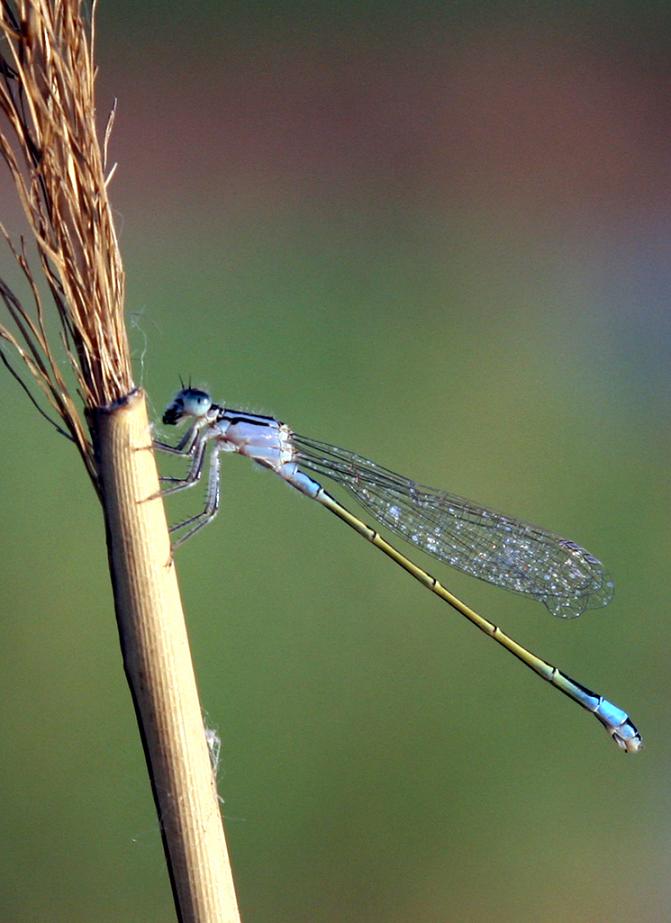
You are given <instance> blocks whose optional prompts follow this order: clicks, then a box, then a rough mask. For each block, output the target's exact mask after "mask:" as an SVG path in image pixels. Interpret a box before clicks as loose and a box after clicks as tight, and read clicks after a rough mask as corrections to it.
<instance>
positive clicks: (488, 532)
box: [293, 434, 613, 618]
mask: <svg viewBox="0 0 671 923" xmlns="http://www.w3.org/2000/svg"><path fill="white" fill-rule="evenodd" d="M293 441H294V444H295V446H296V449H297V461H298V463H299V464H300V465H301V466H302V467H304V468H306V469H307V470H309V471H311V472H314V473H316V474H319V475H324V476H326V477H328V478H331V480H333V481H335V482H336V483H338V484H341V485H342V486H343V487H345V488H346V490H348V491H349V492H350V493H351V494H352V495H353V496H354V497H355V498H356V499H357V500H358V502H359V503H360V504H361V506H363V507H365V509H367V510H369V511H370V512H371V513H372V514H373V516H374V517H375V519H377V520H378V522H380V523H382V524H384V525H385V526H387V528H389V529H391V531H392V532H395V533H396V534H397V535H400V536H401V538H403V539H405V540H406V541H407V542H410V544H412V545H415V546H416V547H418V548H420V549H421V550H422V551H425V552H427V554H430V555H433V557H435V558H437V559H438V560H439V561H444V562H445V563H446V564H449V565H451V566H452V567H455V568H457V569H458V570H460V571H463V572H464V573H466V574H470V575H471V576H473V577H478V578H479V579H480V580H486V581H487V582H489V583H493V584H495V585H496V586H500V587H503V588H504V589H507V590H512V591H513V592H516V593H523V594H525V595H527V596H532V597H534V599H537V600H539V601H540V602H542V603H543V604H544V605H545V606H546V607H547V608H548V610H549V611H550V612H551V613H552V615H556V616H559V617H561V618H575V617H576V616H579V615H580V614H581V613H583V612H584V611H585V609H598V608H599V607H600V606H606V605H607V604H608V603H609V602H610V600H611V599H612V597H613V582H612V580H611V579H610V577H609V576H608V574H607V572H606V570H605V568H604V566H603V564H602V563H601V561H599V560H598V559H597V558H595V557H594V556H593V555H591V554H590V553H589V552H588V551H586V550H585V549H584V548H581V547H580V545H577V544H576V543H575V542H572V541H570V540H569V539H565V538H562V537H561V536H559V535H556V534H555V533H553V532H548V531H547V530H545V529H542V528H540V527H539V526H534V525H531V524H530V523H526V522H521V521H520V520H517V519H514V518H512V517H510V516H505V515H504V514H503V513H497V512H496V511H494V510H491V509H488V508H487V507H484V506H479V505H477V504H475V503H472V502H471V501H470V500H466V499H464V498H463V497H457V496H455V495H454V494H450V493H447V491H442V490H436V489H435V488H433V487H426V486H424V485H422V484H417V483H416V482H415V481H411V480H409V479H408V478H404V477H402V476H401V475H399V474H395V473H394V472H393V471H389V470H388V469H387V468H383V467H381V466H380V465H377V464H375V462H372V461H369V460H368V459H367V458H364V457H363V456H361V455H356V454H355V453H353V452H349V451H347V449H340V448H337V447H336V446H331V445H328V444H327V443H323V442H317V441H316V440H313V439H309V438H307V437H305V436H299V435H297V434H293Z"/></svg>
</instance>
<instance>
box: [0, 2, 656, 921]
mask: <svg viewBox="0 0 671 923" xmlns="http://www.w3.org/2000/svg"><path fill="white" fill-rule="evenodd" d="M139 6H140V5H136V4H134V3H130V2H118V0H117V2H115V3H102V4H101V8H100V15H99V22H98V35H99V39H98V57H99V64H100V67H101V73H100V77H99V83H98V105H99V113H100V120H101V124H102V123H103V122H104V120H105V117H106V113H107V112H108V110H109V109H110V108H111V106H112V103H113V99H114V97H116V98H117V99H118V113H117V119H116V127H115V131H114V136H113V140H112V144H111V157H112V159H113V160H116V161H118V164H119V166H118V170H117V173H116V176H115V179H114V181H113V186H112V198H113V203H114V207H115V210H116V215H117V220H118V228H119V234H120V238H121V245H122V249H123V253H124V257H125V265H126V270H127V276H128V303H127V316H128V323H129V328H130V336H131V338H132V342H133V348H134V355H135V370H136V375H137V380H138V382H139V383H142V384H143V385H144V386H145V387H146V389H147V391H148V394H149V397H150V401H151V405H152V413H153V415H154V418H155V419H158V418H159V417H160V413H161V411H162V408H163V406H164V404H165V403H166V402H167V400H168V399H169V398H170V397H171V396H172V394H173V392H174V391H175V390H176V388H177V387H178V375H179V374H182V375H184V376H188V375H192V376H193V378H194V382H195V383H198V384H200V385H203V386H207V387H209V388H210V389H211V390H212V392H213V393H214V395H215V397H216V398H217V399H219V400H220V401H224V402H226V403H228V404H229V405H231V406H239V407H242V408H245V409H249V410H254V411H260V412H268V413H273V414H275V415H276V416H279V417H280V418H282V419H284V420H286V421H288V422H289V423H290V424H291V425H292V426H293V427H294V428H295V429H297V430H298V431H299V432H304V433H306V434H309V435H313V436H315V437H316V438H319V439H323V440H327V441H331V442H334V443H336V444H340V445H345V446H347V447H349V448H352V449H355V450H357V451H359V452H361V453H363V454H367V455H369V456H370V457H373V458H374V459H376V460H378V461H380V462H381V463H383V464H385V465H388V466H389V467H392V468H394V469H396V470H398V471H400V472H402V473H405V474H409V475H411V476H413V477H416V478H417V479H419V480H422V481H424V482H428V483H431V484H436V485H438V486H444V487H446V488H448V489H451V490H453V491H454V492H457V493H459V494H462V495H466V496H471V497H474V498H477V499H478V500H479V501H481V502H484V503H489V504H491V505H493V506H495V507H498V508H500V509H505V510H506V511H508V512H511V513H515V514H517V515H519V516H520V517H523V518H526V519H530V520H532V521H537V522H540V523H543V524H545V525H547V526H548V527H551V528H553V529H555V530H557V531H560V532H562V533H564V534H567V535H569V536H571V537H572V538H575V539H576V540H577V541H579V542H581V543H582V544H584V545H585V546H586V547H588V548H589V549H590V550H593V551H594V553H595V554H597V555H598V556H599V557H601V558H602V559H603V560H605V561H606V562H608V565H609V567H610V569H611V570H612V573H613V575H614V577H615V580H616V584H617V591H616V597H615V600H614V602H613V603H612V605H611V606H610V607H609V608H608V609H607V610H603V611H598V612H592V613H587V614H586V615H585V616H584V617H583V618H581V619H580V620H579V621H578V622H572V623H563V622H560V621H558V620H553V619H552V618H550V617H549V616H548V615H547V613H546V612H545V610H543V608H542V607H541V606H539V605H538V604H536V603H533V602H530V601H526V600H523V599H521V598H516V597H515V596H511V595H509V594H506V593H505V592H503V591H500V590H496V589H495V588H492V587H489V586H486V585H484V584H481V583H478V582H477V581H474V580H470V579H469V578H467V577H465V576H462V575H459V574H455V573H451V572H450V571H449V569H447V568H441V567H440V566H439V565H435V564H434V563H431V567H432V568H433V569H437V572H438V573H439V575H440V577H441V579H444V581H445V582H446V583H447V584H448V586H450V587H451V588H452V589H453V590H454V591H455V592H457V593H458V594H460V595H461V596H462V597H464V598H465V599H466V600H467V601H468V602H470V603H471V604H472V605H473V606H475V607H476V608H479V609H480V610H481V611H483V612H484V613H485V614H487V615H489V616H490V617H491V618H492V619H493V620H494V621H496V622H498V623H499V624H501V625H502V626H503V627H504V628H505V629H506V630H507V631H509V632H510V633H511V634H512V635H513V637H516V638H518V639H519V640H520V641H522V642H523V643H526V644H527V645H528V646H529V647H531V649H532V650H534V651H537V652H538V653H539V654H541V655H542V656H544V657H545V658H547V659H549V660H550V661H551V662H553V663H556V664H558V665H559V666H560V667H562V668H563V669H565V670H566V671H567V672H568V673H569V674H571V675H574V676H576V677H577V678H578V679H580V680H581V681H583V682H584V683H586V684H588V685H590V686H592V687H593V688H596V689H598V690H599V691H600V692H602V693H604V694H606V695H607V696H608V697H609V698H612V699H613V700H614V701H615V702H616V703H618V704H619V705H621V706H622V707H624V708H626V709H627V710H629V711H630V713H631V714H632V716H633V717H634V720H635V721H636V722H637V724H638V725H639V727H640V729H641V731H642V733H643V734H644V736H645V738H646V742H647V749H646V750H645V751H644V752H643V753H642V754H641V755H639V756H635V757H630V756H625V755H623V754H622V753H620V752H618V750H617V749H616V747H615V746H614V745H613V744H612V743H611V742H610V741H609V739H608V737H607V736H606V735H605V733H604V732H603V731H602V730H601V729H600V727H599V726H598V725H597V723H596V722H595V721H594V720H593V719H591V718H590V717H589V716H587V715H586V714H585V713H584V712H582V711H581V710H579V709H578V708H577V707H576V706H575V705H573V704H571V703H570V702H569V701H568V700H566V699H564V698H563V697H562V696H561V695H559V694H558V693H557V692H556V691H553V690H552V689H550V688H549V687H547V686H544V685H543V684H542V683H541V682H540V681H539V680H538V679H537V678H535V677H534V676H533V675H532V674H531V673H529V672H528V671H526V670H524V669H523V668H522V667H521V665H519V664H518V663H516V662H515V660H514V659H512V658H511V657H509V656H508V655H506V654H505V653H503V652H502V651H501V650H500V649H498V648H497V647H496V646H495V645H493V644H491V643H489V642H487V641H486V640H485V639H484V637H482V636H481V635H479V634H478V633H477V632H476V631H474V630H473V629H472V628H471V627H470V626H469V625H467V624H462V622H461V621H460V620H459V618H458V617H457V616H456V615H455V614H453V613H452V612H451V611H450V610H449V609H447V607H444V606H441V605H440V603H439V602H438V601H437V600H435V599H433V598H432V597H431V596H430V595H429V594H428V593H424V592H423V591H422V590H421V589H420V588H419V587H418V586H417V585H416V584H415V583H414V582H413V581H412V580H410V579H409V578H407V577H406V576H405V575H404V574H403V573H402V572H400V571H397V570H396V569H395V568H394V567H393V566H392V565H391V564H390V563H389V562H388V561H386V560H385V559H384V558H383V556H382V555H380V554H379V553H377V552H376V551H375V550H374V549H372V548H370V547H369V546H367V545H365V544H364V543H363V542H362V541H361V540H360V539H358V538H357V537H356V536H355V535H354V534H353V533H351V532H349V530H347V529H346V528H344V526H342V524H340V523H338V522H337V520H335V519H334V518H333V517H329V516H328V515H327V514H326V512H325V511H324V510H322V509H320V508H319V507H318V506H317V505H316V504H310V503H309V502H308V501H307V500H304V499H303V498H301V497H300V496H298V495H297V494H294V493H293V492H292V491H291V490H288V489H286V488H285V487H284V486H283V485H282V484H281V483H280V482H279V481H277V480H276V479H274V478H273V477H271V476H270V475H269V474H267V473H263V472H259V471H254V470H252V469H251V467H250V466H249V465H248V464H246V463H243V461H242V460H240V459H230V460H227V461H226V463H225V467H224V475H225V480H224V485H223V511H222V513H221V515H220V517H219V519H218V520H217V522H216V524H215V525H213V526H212V527H211V528H210V529H209V530H207V531H206V532H205V533H204V534H202V535H201V536H200V538H199V539H198V540H197V541H194V542H193V543H192V544H190V545H188V546H187V547H185V548H184V549H183V551H182V552H180V554H179V562H178V566H179V570H180V577H181V585H182V591H183V595H184V600H185V605H186V609H187V612H188V619H189V626H190V632H191V638H192V642H193V654H194V659H195V662H196V665H197V670H198V675H199V682H200V688H201V692H202V699H203V704H204V708H205V709H206V712H207V719H208V723H209V725H210V726H211V727H212V728H215V729H217V730H218V731H219V733H220V735H221V738H222V752H221V765H220V769H219V790H220V793H221V797H222V799H223V812H224V815H225V818H226V828H227V835H228V839H229V843H230V849H231V853H232V857H233V863H234V867H235V873H236V880H237V887H238V891H239V897H240V904H241V909H242V913H243V916H244V919H245V920H247V921H249V923H251V921H254V923H280V921H292V923H296V921H306V923H307V921H311V923H334V921H344V920H347V921H354V923H368V921H376V923H377V921H388V923H396V921H398V923H400V921H408V920H413V921H417V923H438V921H441V923H443V921H446V923H452V921H476V923H480V921H483V923H484V921H492V920H496V921H515V923H522V921H538V920H550V919H553V920H554V919H557V918H558V917H559V918H561V919H562V920H563V921H568V923H587V921H589V923H602V921H608V923H619V921H629V920H633V919H635V920H637V921H645V923H656V921H662V920H666V919H669V913H670V912H669V907H670V906H671V893H670V892H671V887H670V884H669V882H670V881H671V876H670V875H669V847H670V845H671V817H670V814H669V808H670V800H671V796H670V795H669V785H668V776H669V765H670V763H669V757H670V745H669V691H670V683H669V669H668V652H669V640H668V639H669V634H670V627H669V551H670V548H669V499H670V498H669V482H668V463H669V448H670V447H669V435H668V434H669V429H668V427H669V345H670V332H671V323H670V319H669V306H668V298H669V283H670V282H671V279H670V275H671V274H670V272H669V244H670V243H671V240H670V237H671V234H670V230H671V226H670V222H669V215H670V211H669V206H670V201H669V200H670V190H671V167H670V164H671V159H670V156H669V155H670V153H671V152H670V144H669V141H670V134H671V130H670V129H669V125H670V124H671V119H670V116H671V112H670V111H669V110H670V108H671V107H670V104H669V100H670V98H671V97H670V96H669V84H668V78H669V51H670V45H671V39H670V38H669V36H670V34H671V33H670V32H669V26H670V25H671V23H670V22H669V20H670V19H671V16H670V14H669V7H668V4H664V3H658V4H657V3H639V4H630V3H617V2H611V3H607V4H606V3H553V4H549V3H548V4H545V3H531V4H529V3H524V4H516V3H506V2H504V3H484V2H471V3H463V2H461V3H450V4H438V3H421V4H413V5H407V4H393V3H392V4H389V3H385V4H382V3H370V4H354V3H343V4H339V5H332V4H325V3H312V4H300V3H296V4H291V3H279V4H265V3H245V4H228V3H227V4H225V5H221V4H218V3H213V2H210V3H194V2H190V3H188V2H187V3H183V2H182V3H179V4H177V3H166V2H163V3H160V4H159V3H153V4H142V5H141V9H138V7H139ZM1 188H2V217H3V220H4V221H5V223H6V224H7V225H8V227H9V228H10V230H12V231H13V232H14V233H17V232H19V231H20V230H21V229H22V225H21V222H20V218H19V215H18V212H17V210H16V207H15V204H14V201H13V199H12V196H11V191H10V190H9V187H8V185H7V181H6V177H5V176H4V175H3V177H2V187H1ZM0 260H2V267H3V272H4V271H5V270H6V273H7V274H8V275H11V273H12V269H11V266H10V262H9V259H8V257H7V254H6V253H5V254H3V255H1V256H0ZM2 394H3V400H2V401H1V402H0V424H1V425H2V432H3V435H4V451H3V452H2V454H1V456H0V483H1V484H2V497H3V500H2V504H3V521H4V528H3V547H2V554H1V555H0V580H1V582H2V599H3V603H4V606H3V610H4V614H3V619H2V644H1V645H0V656H1V661H0V683H1V687H0V688H1V694H2V701H3V707H2V709H0V734H1V735H2V740H3V759H2V761H1V762H0V773H1V782H0V790H1V798H2V805H1V810H0V815H1V816H2V826H3V829H4V835H3V837H2V840H3V847H2V850H1V854H2V859H1V861H2V869H1V872H0V874H1V875H2V881H3V885H2V888H1V889H0V918H1V919H2V920H6V921H15V923H23V921H26V923H27V921H31V923H32V921H43V920H44V921H88V920H92V919H95V920H98V921H107V920H109V921H117V920H123V921H127V923H130V921H138V923H139V921H159V920H161V921H162V920H169V919H172V918H173V909H172V902H171V895H170V889H169V884H168V880H167V876H166V873H165V869H164V863H163V855H162V849H161V844H160V838H159V833H158V828H157V823H156V819H155V816H154V808H153V803H152V800H151V796H150V790H149V785H148V783H147V778H146V774H145V770H144V763H143V756H142V752H141V748H140V743H139V740H138V735H137V730H136V726H135V722H134V717H133V711H132V707H131V702H130V698H129V694H128V690H127V688H126V685H125V681H124V676H123V673H122V668H121V659H120V655H119V650H118V642H117V636H116V629H115V622H114V616H113V609H112V599H111V593H110V586H109V576H108V573H107V569H106V557H105V548H104V534H103V527H102V522H101V517H100V510H99V508H98V506H97V503H96V500H95V498H94V496H93V493H92V490H91V488H90V486H89V484H88V482H87V480H86V478H85V476H84V473H83V470H82V468H81V465H80V463H79V462H78V459H77V457H76V456H75V453H74V451H72V449H71V448H70V446H69V445H68V444H67V443H66V442H65V440H62V439H61V438H59V437H58V436H57V435H56V434H55V433H54V432H53V431H52V430H51V429H49V428H48V427H47V425H46V424H45V423H43V421H41V420H40V419H39V418H38V417H37V414H36V413H35V412H34V411H33V410H32V408H31V407H30V406H29V405H28V403H27V402H26V400H25V399H24V397H23V396H22V395H21V394H20V392H19V391H18V389H17V387H16V385H15V383H14V382H13V381H12V380H11V379H10V378H9V376H8V375H6V374H5V375H4V376H3V378H2ZM199 503H200V497H199V496H196V495H195V494H191V495H190V496H187V497H185V498H181V497H180V498H176V499H175V500H174V501H173V500H171V502H170V503H169V514H170V516H171V518H172V519H173V520H174V519H176V518H177V517H178V516H179V515H180V514H181V513H182V512H184V511H185V510H186V509H193V508H194V506H197V505H198V504H199ZM424 563H428V562H427V561H425V562H424Z"/></svg>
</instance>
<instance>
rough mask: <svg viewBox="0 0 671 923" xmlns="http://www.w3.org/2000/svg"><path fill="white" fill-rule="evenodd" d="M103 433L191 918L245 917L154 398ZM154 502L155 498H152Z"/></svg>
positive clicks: (151, 730) (126, 632) (124, 614)
mask: <svg viewBox="0 0 671 923" xmlns="http://www.w3.org/2000/svg"><path fill="white" fill-rule="evenodd" d="M93 430H94V434H95V446H96V450H97V456H98V457H97V463H98V471H99V475H100V485H101V490H102V496H103V503H104V509H105V522H106V527H107V547H108V554H109V560H110V569H111V573H112V582H113V587H114V600H115V606H116V612H117V621H118V626H119V635H120V640H121V648H122V651H123V659H124V669H125V671H126V676H127V677H128V682H129V685H130V688H131V692H132V695H133V700H134V703H135V709H136V712H137V715H138V720H139V724H140V728H141V729H142V736H143V742H144V746H145V754H146V756H147V761H148V764H149V767H150V774H151V778H152V784H153V788H154V797H155V800H156V805H157V808H158V811H159V814H160V818H161V828H162V832H163V841H164V846H165V850H166V855H167V859H168V865H169V868H170V870H171V877H172V882H173V888H174V890H175V896H176V902H177V906H178V908H179V914H180V919H182V920H184V921H196V920H197V921H208V923H209V921H222V923H223V921H226V923H229V921H230V923H235V921H239V919H240V918H239V915H238V910H237V904H236V899H235V890H234V886H233V879H232V875H231V869H230V865H229V861H228V854H227V849H226V841H225V839H224V832H223V827H222V824H221V818H220V813H219V802H218V798H217V791H216V784H215V781H216V780H215V778H214V773H213V771H212V765H211V762H210V754H209V750H208V747H207V742H206V739H205V735H204V732H203V722H202V717H201V711H200V704H199V701H198V692H197V689H196V682H195V677H194V674H193V667H192V664H191V657H190V653H189V646H188V639H187V635H186V627H185V624H184V616H183V614H182V605H181V600H180V595H179V588H178V585H177V578H176V575H175V567H174V565H173V563H172V560H171V553H170V542H169V540H168V531H167V526H166V521H165V514H164V510H163V504H162V503H161V502H160V500H158V499H152V500H147V498H149V497H155V496H156V494H157V492H158V489H159V482H158V475H157V471H156V465H155V462H154V456H153V453H152V451H151V448H152V447H151V439H150V435H149V423H148V420H147V415H146V408H145V401H144V396H143V395H142V393H141V392H135V393H133V394H132V395H130V397H129V398H128V400H127V401H125V402H123V403H122V404H121V405H120V406H117V407H115V408H114V409H112V410H111V411H105V410H98V411H97V412H96V413H95V415H94V421H93ZM142 501H146V502H142Z"/></svg>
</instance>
